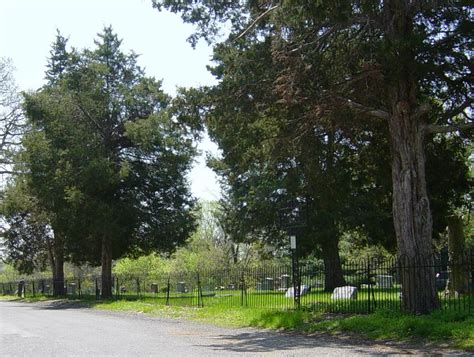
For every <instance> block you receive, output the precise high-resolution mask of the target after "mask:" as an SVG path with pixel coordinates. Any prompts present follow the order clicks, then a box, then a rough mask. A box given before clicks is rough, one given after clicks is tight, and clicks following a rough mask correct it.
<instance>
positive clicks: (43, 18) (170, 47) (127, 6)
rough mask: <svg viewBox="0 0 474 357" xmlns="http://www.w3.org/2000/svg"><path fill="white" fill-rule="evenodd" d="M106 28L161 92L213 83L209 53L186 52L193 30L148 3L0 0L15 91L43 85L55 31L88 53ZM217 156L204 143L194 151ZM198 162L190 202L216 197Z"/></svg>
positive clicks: (0, 24) (210, 176)
mask: <svg viewBox="0 0 474 357" xmlns="http://www.w3.org/2000/svg"><path fill="white" fill-rule="evenodd" d="M108 25H112V27H113V28H114V30H115V32H116V33H117V34H118V35H119V37H120V38H122V39H123V42H122V44H123V47H124V48H125V49H126V50H133V51H134V52H135V53H137V54H139V55H140V58H139V61H138V62H139V64H140V66H142V67H144V68H145V71H146V74H147V75H149V76H154V77H155V78H157V79H162V80H163V88H164V90H165V91H166V92H167V93H170V94H174V93H175V92H176V87H177V86H180V87H181V86H182V87H191V86H199V85H206V84H212V83H215V82H214V79H213V77H212V76H211V75H210V74H209V73H208V72H207V70H206V65H208V64H209V63H210V61H209V60H210V57H211V54H212V51H211V49H210V48H209V47H208V46H207V45H206V44H205V43H200V44H199V45H198V46H197V48H196V49H192V48H191V46H190V45H189V43H187V42H186V38H187V37H188V36H189V35H190V34H191V33H192V30H193V28H192V27H191V26H189V25H185V24H183V23H182V21H181V19H180V18H179V17H178V16H176V15H174V14H170V13H159V12H158V11H157V10H155V9H153V8H152V5H151V0H0V56H2V57H9V58H11V59H12V60H13V63H14V65H15V67H16V72H15V73H14V75H15V79H16V82H17V84H18V86H19V88H20V89H21V90H29V89H36V88H38V87H40V86H41V85H42V84H43V77H44V69H45V64H46V60H47V58H48V56H49V51H50V46H51V43H52V42H53V41H54V39H55V36H56V29H59V30H60V31H61V33H62V34H63V35H64V36H65V37H68V38H69V44H70V45H71V46H73V47H76V48H79V49H81V48H85V47H92V46H93V45H94V42H93V41H94V38H95V37H96V34H97V33H98V32H100V31H101V30H102V29H103V27H104V26H108ZM199 147H200V149H201V150H202V151H203V153H205V152H208V151H210V152H212V153H215V152H217V149H216V146H215V144H213V143H211V142H210V141H209V139H208V138H205V139H204V141H203V142H202V143H201V144H200V145H199ZM204 160H205V159H204V155H203V156H201V157H200V158H199V159H198V160H197V162H196V165H195V167H194V169H193V171H192V172H191V174H190V181H191V187H192V191H193V193H194V195H195V196H197V197H199V198H201V199H205V200H212V199H217V198H218V197H219V188H218V185H217V183H216V177H215V175H214V173H213V172H212V171H211V170H210V169H208V168H207V167H206V166H205V162H204Z"/></svg>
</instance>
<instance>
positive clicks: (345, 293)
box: [331, 286, 357, 300]
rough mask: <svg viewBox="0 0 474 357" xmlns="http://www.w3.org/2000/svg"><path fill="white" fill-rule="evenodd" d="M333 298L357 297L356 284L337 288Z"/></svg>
mask: <svg viewBox="0 0 474 357" xmlns="http://www.w3.org/2000/svg"><path fill="white" fill-rule="evenodd" d="M331 299H332V300H338V299H357V288H356V287H355V286H340V287H338V288H335V289H334V291H333V293H332V296H331Z"/></svg>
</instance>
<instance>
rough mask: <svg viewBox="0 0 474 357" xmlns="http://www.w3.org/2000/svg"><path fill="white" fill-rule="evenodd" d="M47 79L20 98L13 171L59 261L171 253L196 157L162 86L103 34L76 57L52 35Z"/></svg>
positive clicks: (185, 227)
mask: <svg viewBox="0 0 474 357" xmlns="http://www.w3.org/2000/svg"><path fill="white" fill-rule="evenodd" d="M47 79H48V83H47V85H46V86H44V87H43V88H41V89H40V90H39V91H37V92H35V93H29V94H25V110H26V113H27V116H28V119H29V124H30V130H29V132H28V133H27V135H26V136H25V140H24V146H25V150H24V151H23V152H22V154H21V162H22V165H24V166H25V168H26V170H25V175H24V180H25V182H26V183H27V185H28V187H29V190H30V192H31V195H32V196H33V197H35V199H36V200H37V201H38V205H39V206H40V207H41V208H42V209H43V210H45V211H46V212H47V213H48V218H49V222H48V223H49V224H50V227H51V229H52V231H54V236H55V238H56V237H62V242H57V243H58V244H59V243H62V244H63V245H64V253H65V254H66V256H67V258H68V259H70V260H71V261H73V262H75V263H83V262H89V263H91V264H94V265H96V264H98V263H100V261H101V258H103V257H104V253H105V256H107V259H109V260H110V259H117V258H120V257H122V256H124V255H125V254H132V255H135V256H138V255H141V254H144V253H150V252H152V251H156V250H161V251H173V250H174V249H175V248H176V247H177V246H178V245H179V244H181V243H183V242H184V241H185V239H186V238H188V236H189V235H190V234H191V232H192V231H193V230H194V219H193V215H192V214H191V211H192V208H193V205H194V200H193V199H192V198H191V196H190V192H189V187H188V183H187V181H186V174H187V173H188V171H189V170H190V167H191V164H192V157H193V155H194V154H195V150H194V147H193V144H192V137H191V133H192V132H193V130H191V129H189V126H188V124H187V123H186V122H184V121H182V120H176V119H173V118H172V115H174V114H172V113H170V112H169V111H168V110H167V108H168V107H169V103H170V98H169V96H167V95H166V94H165V93H164V92H163V91H162V90H161V82H160V81H157V80H155V79H154V78H150V77H146V76H145V75H144V72H143V70H142V69H141V68H140V67H139V66H138V65H137V55H135V54H134V53H128V54H126V53H124V52H123V51H122V49H121V40H119V39H118V37H117V35H116V34H115V33H114V32H113V30H112V28H110V27H106V28H104V30H103V32H102V33H100V34H99V35H98V39H97V40H96V41H95V48H93V49H86V50H83V51H81V52H77V51H75V50H72V51H68V49H67V40H66V39H65V38H64V37H62V36H61V35H60V34H59V33H58V36H57V38H56V42H55V43H54V44H53V48H52V51H51V58H50V61H49V63H48V71H47ZM102 263H104V261H102Z"/></svg>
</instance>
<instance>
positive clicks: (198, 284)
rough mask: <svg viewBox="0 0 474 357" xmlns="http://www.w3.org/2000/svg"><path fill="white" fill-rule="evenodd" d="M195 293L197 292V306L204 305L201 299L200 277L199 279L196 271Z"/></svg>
mask: <svg viewBox="0 0 474 357" xmlns="http://www.w3.org/2000/svg"><path fill="white" fill-rule="evenodd" d="M197 293H198V307H204V301H203V300H202V289H201V279H199V273H197Z"/></svg>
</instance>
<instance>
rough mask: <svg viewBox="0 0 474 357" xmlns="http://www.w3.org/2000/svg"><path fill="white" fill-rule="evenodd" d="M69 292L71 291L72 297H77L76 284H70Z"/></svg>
mask: <svg viewBox="0 0 474 357" xmlns="http://www.w3.org/2000/svg"><path fill="white" fill-rule="evenodd" d="M69 290H70V291H71V295H76V283H70V284H69Z"/></svg>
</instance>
